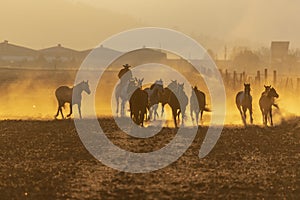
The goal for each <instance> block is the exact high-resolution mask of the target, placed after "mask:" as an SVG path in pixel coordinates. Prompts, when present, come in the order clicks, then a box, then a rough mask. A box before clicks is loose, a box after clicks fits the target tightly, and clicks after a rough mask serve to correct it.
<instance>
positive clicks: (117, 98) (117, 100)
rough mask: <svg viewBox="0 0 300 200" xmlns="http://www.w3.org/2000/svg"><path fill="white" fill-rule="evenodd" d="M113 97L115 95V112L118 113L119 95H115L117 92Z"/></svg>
mask: <svg viewBox="0 0 300 200" xmlns="http://www.w3.org/2000/svg"><path fill="white" fill-rule="evenodd" d="M115 97H116V102H117V108H116V113H117V114H118V113H119V97H118V96H117V94H116V96H115Z"/></svg>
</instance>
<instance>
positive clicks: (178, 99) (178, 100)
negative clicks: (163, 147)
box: [161, 81, 188, 128]
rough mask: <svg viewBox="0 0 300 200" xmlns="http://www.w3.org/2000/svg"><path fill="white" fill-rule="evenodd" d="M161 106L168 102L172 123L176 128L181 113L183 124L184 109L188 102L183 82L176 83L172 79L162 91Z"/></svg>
mask: <svg viewBox="0 0 300 200" xmlns="http://www.w3.org/2000/svg"><path fill="white" fill-rule="evenodd" d="M161 100H162V106H163V107H164V105H165V104H168V105H169V106H170V107H171V109H172V116H173V120H174V125H175V127H176V128H177V127H178V126H177V124H178V123H177V120H178V122H179V116H180V114H181V116H182V118H181V120H182V124H184V119H185V110H186V106H187V104H188V97H187V95H186V94H185V92H184V83H182V84H178V83H177V81H172V82H171V83H170V84H169V85H168V87H166V88H164V91H163V93H162V99H161Z"/></svg>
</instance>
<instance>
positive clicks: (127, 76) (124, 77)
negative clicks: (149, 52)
mask: <svg viewBox="0 0 300 200" xmlns="http://www.w3.org/2000/svg"><path fill="white" fill-rule="evenodd" d="M123 67H124V68H123V69H121V70H120V72H119V74H118V77H119V79H120V81H121V83H126V82H128V81H130V80H131V79H132V72H131V70H130V69H129V67H131V66H130V65H128V64H125V65H123Z"/></svg>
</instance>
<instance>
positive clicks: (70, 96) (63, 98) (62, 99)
mask: <svg viewBox="0 0 300 200" xmlns="http://www.w3.org/2000/svg"><path fill="white" fill-rule="evenodd" d="M83 91H85V92H86V93H87V94H90V93H91V90H90V87H89V83H88V81H86V82H85V81H82V82H81V83H79V84H77V85H75V86H74V87H73V88H70V87H68V86H60V87H59V88H57V89H56V90H55V96H56V99H57V102H58V108H57V113H56V115H55V118H57V117H58V115H59V112H60V114H61V116H62V118H63V119H64V115H63V112H62V107H64V105H65V103H69V104H70V113H69V114H68V115H67V117H70V116H71V115H72V112H73V109H72V107H73V105H74V104H77V105H78V112H79V116H80V119H81V118H82V116H81V99H82V96H81V93H82V92H83Z"/></svg>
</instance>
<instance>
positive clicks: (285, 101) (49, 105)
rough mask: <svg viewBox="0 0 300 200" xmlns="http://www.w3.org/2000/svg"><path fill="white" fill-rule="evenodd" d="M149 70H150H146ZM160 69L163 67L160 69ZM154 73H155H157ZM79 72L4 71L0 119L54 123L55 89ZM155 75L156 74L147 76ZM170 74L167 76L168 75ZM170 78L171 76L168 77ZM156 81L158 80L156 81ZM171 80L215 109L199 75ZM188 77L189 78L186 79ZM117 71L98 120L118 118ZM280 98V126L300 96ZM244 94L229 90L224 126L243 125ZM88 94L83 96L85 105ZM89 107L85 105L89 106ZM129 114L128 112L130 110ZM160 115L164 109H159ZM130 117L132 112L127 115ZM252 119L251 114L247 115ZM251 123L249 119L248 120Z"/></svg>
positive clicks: (101, 95)
mask: <svg viewBox="0 0 300 200" xmlns="http://www.w3.org/2000/svg"><path fill="white" fill-rule="evenodd" d="M147 67H149V66H147ZM159 67H161V66H159ZM154 69H156V70H159V68H157V67H156V68H155V67H153V68H152V72H153V70H154ZM154 71H155V70H154ZM133 72H134V73H133V74H134V76H136V77H137V78H145V82H144V84H145V85H144V87H146V86H149V84H151V82H154V81H155V80H157V79H159V78H162V79H163V80H164V86H165V87H166V86H167V84H168V83H169V82H170V81H171V78H170V76H167V75H168V74H169V73H165V75H164V73H163V71H162V72H161V73H160V74H159V77H157V76H150V75H149V76H148V77H147V76H146V77H145V76H142V73H141V71H138V70H136V71H134V70H133ZM76 73H77V71H71V70H70V71H67V70H66V71H54V70H39V71H37V70H16V69H1V82H0V90H1V98H0V111H1V112H0V119H2V120H3V119H29V120H52V119H54V115H55V114H56V111H57V101H56V97H55V94H54V92H55V89H56V88H57V87H59V86H61V85H67V86H69V87H72V86H73V84H74V80H75V76H76ZM145 74H155V73H149V72H148V73H145ZM166 74H167V75H166ZM169 75H170V74H169ZM155 77H157V78H156V79H155ZM171 77H173V79H172V80H174V79H178V82H184V83H185V91H186V93H187V96H188V97H190V94H191V88H190V85H191V86H195V85H197V86H198V88H199V89H201V90H202V91H204V92H205V93H206V98H207V107H209V108H210V109H211V110H214V108H213V107H212V106H211V100H210V96H209V93H208V89H207V87H206V85H205V83H204V81H203V79H202V77H201V76H200V75H194V74H193V75H190V76H189V79H188V82H187V81H185V80H184V79H183V78H182V77H180V76H178V77H176V76H174V75H171ZM185 77H186V76H185ZM117 82H118V79H117V71H107V72H105V73H104V74H103V77H102V78H101V80H100V82H99V85H98V87H97V90H96V95H95V102H96V105H95V110H96V114H97V116H99V117H102V116H112V115H113V114H115V113H114V112H115V100H114V95H113V92H114V87H115V85H116V84H117ZM275 88H276V90H277V92H278V94H279V98H278V99H277V100H276V102H277V104H278V105H279V107H280V109H279V110H277V109H276V108H274V109H273V113H274V123H275V124H280V123H281V122H282V121H284V120H287V119H289V118H291V117H293V116H296V115H300V107H299V106H298V102H299V100H300V96H299V95H298V92H299V91H297V90H296V89H293V88H286V87H284V86H281V85H278V86H275ZM241 90H243V85H242V84H241V86H240V87H239V88H237V89H235V90H233V89H230V88H227V87H226V96H227V102H226V105H227V112H226V120H225V123H226V124H228V125H242V121H241V117H240V115H239V112H238V110H237V108H236V106H235V95H236V94H237V92H238V91H241ZM263 90H264V87H263V85H259V86H255V85H253V86H252V91H251V94H252V96H253V118H254V124H258V125H261V124H262V116H261V112H260V109H259V106H258V101H259V97H260V95H261V93H262V92H263ZM86 95H87V94H85V93H83V101H84V100H85V98H86V97H87V96H86ZM87 105H88V104H83V106H87ZM127 110H128V109H127ZM73 111H74V112H77V108H76V106H74V108H73ZM158 111H159V113H160V111H161V107H160V106H159V109H158ZM68 112H69V109H68V105H67V106H65V110H64V113H66V114H67V113H68ZM127 114H128V115H129V112H128V113H127ZM89 116H90V114H89V113H83V117H85V118H88V117H89ZM186 116H187V117H186V125H191V124H192V121H191V117H190V111H189V106H188V107H187V109H186ZM171 117H172V116H171V114H170V109H169V107H168V106H166V116H165V118H164V120H167V121H169V123H168V126H169V125H170V126H172V123H170V119H171ZM248 117H249V114H248ZM210 119H211V113H209V112H206V113H204V118H203V121H204V125H209V123H210ZM248 120H249V119H248Z"/></svg>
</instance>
